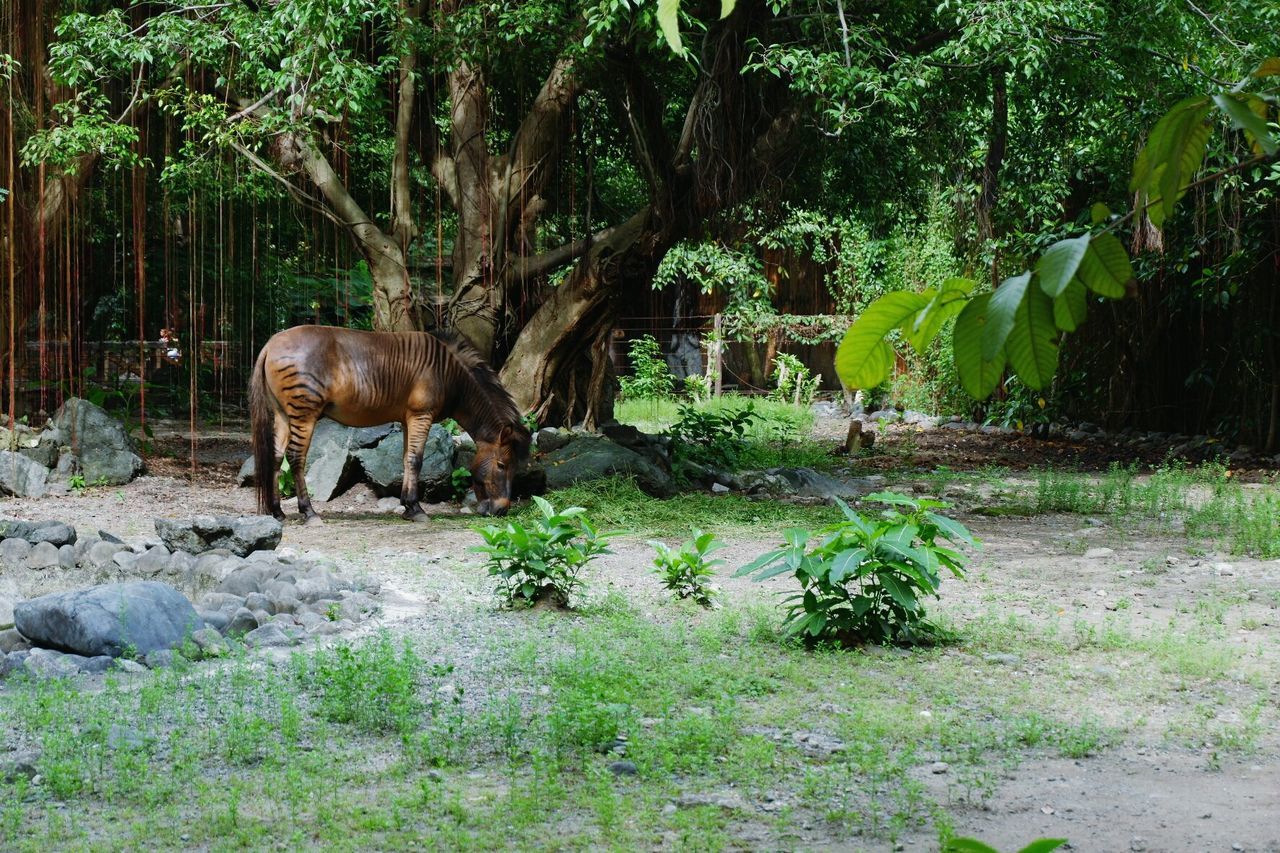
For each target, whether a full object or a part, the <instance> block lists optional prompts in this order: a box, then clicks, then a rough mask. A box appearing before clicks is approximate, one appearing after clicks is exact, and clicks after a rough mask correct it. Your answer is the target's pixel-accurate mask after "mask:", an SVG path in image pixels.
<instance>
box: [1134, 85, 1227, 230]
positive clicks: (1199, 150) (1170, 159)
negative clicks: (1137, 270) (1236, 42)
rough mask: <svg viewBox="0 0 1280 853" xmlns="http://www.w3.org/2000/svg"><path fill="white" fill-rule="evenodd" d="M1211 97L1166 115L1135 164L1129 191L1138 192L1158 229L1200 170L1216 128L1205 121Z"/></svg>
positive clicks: (1190, 100) (1176, 107)
mask: <svg viewBox="0 0 1280 853" xmlns="http://www.w3.org/2000/svg"><path fill="white" fill-rule="evenodd" d="M1212 109H1213V103H1212V101H1210V99H1209V98H1207V97H1204V96H1197V97H1193V98H1187V99H1185V100H1183V101H1180V102H1179V103H1177V104H1175V105H1174V107H1173V108H1172V109H1171V110H1169V112H1167V113H1165V115H1164V116H1163V117H1162V118H1161V119H1160V121H1158V122H1156V125H1155V127H1153V128H1152V129H1151V134H1150V135H1149V136H1148V137H1147V144H1146V145H1145V146H1144V147H1143V149H1142V151H1141V152H1140V153H1139V154H1138V159H1137V162H1136V163H1135V164H1134V172H1133V180H1132V181H1131V182H1130V190H1131V191H1132V192H1136V193H1138V203H1139V204H1141V205H1143V206H1145V207H1146V210H1147V218H1148V219H1150V220H1151V224H1152V225H1154V226H1155V227H1157V228H1159V227H1160V226H1161V225H1162V224H1163V223H1164V221H1165V220H1166V219H1167V218H1168V217H1169V215H1170V214H1172V213H1173V208H1174V206H1175V205H1176V204H1177V203H1178V199H1179V198H1181V196H1182V193H1183V192H1184V190H1185V187H1186V185H1187V184H1188V183H1190V181H1191V179H1192V177H1193V176H1194V175H1195V173H1196V172H1197V171H1199V169H1200V163H1201V162H1202V161H1203V160H1204V152H1205V147H1206V146H1207V145H1208V143H1209V136H1210V135H1211V134H1212V132H1213V128H1212V127H1211V126H1210V125H1209V123H1208V121H1207V120H1206V119H1207V117H1208V115H1209V112H1210V111H1211V110H1212Z"/></svg>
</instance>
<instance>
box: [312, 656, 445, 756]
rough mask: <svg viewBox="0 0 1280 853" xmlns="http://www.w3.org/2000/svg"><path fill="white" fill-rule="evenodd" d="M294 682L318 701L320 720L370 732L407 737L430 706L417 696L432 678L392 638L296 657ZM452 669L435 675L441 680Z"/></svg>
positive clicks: (418, 660)
mask: <svg viewBox="0 0 1280 853" xmlns="http://www.w3.org/2000/svg"><path fill="white" fill-rule="evenodd" d="M293 668H294V678H295V679H296V681H297V682H298V684H300V685H301V686H302V687H304V688H305V689H306V690H307V691H308V692H312V693H315V694H316V695H317V698H318V700H319V709H318V710H319V712H320V715H321V716H322V717H324V718H325V719H327V720H330V721H332V722H335V723H349V724H351V725H354V726H356V727H357V728H359V729H362V730H364V731H367V732H396V733H398V734H400V735H401V736H405V735H408V734H409V733H410V732H412V731H413V730H414V729H415V728H417V727H418V726H419V725H421V720H422V717H423V714H424V712H425V711H426V710H427V706H426V705H425V704H424V703H423V701H422V700H421V699H420V698H419V695H418V690H419V687H421V684H422V681H423V679H424V676H425V675H426V674H427V672H428V667H427V665H426V663H425V661H423V660H422V658H421V657H419V656H418V654H417V652H415V651H414V650H413V647H412V646H411V645H410V644H409V642H408V641H407V640H406V641H405V642H404V644H403V645H402V646H400V647H399V648H397V646H396V644H395V643H394V642H393V641H392V639H391V637H390V635H388V634H385V633H383V634H381V635H379V636H378V638H377V639H376V640H373V641H371V642H367V643H365V644H363V645H360V646H351V645H348V644H347V643H345V642H344V643H339V644H338V645H336V646H334V647H333V648H332V649H321V650H319V651H317V652H315V653H314V654H312V655H309V656H308V655H304V654H301V653H300V654H296V655H294V658H293ZM450 669H452V668H451V667H447V668H445V667H437V668H435V669H433V670H432V672H431V674H432V675H435V676H438V677H443V676H444V675H447V674H448V671H449V670H450Z"/></svg>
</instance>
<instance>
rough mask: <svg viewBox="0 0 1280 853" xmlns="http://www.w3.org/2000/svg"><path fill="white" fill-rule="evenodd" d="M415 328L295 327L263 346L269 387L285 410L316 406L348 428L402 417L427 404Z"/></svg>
mask: <svg viewBox="0 0 1280 853" xmlns="http://www.w3.org/2000/svg"><path fill="white" fill-rule="evenodd" d="M424 338H425V336H424V335H423V334H422V333H418V332H366V331H361V330H358V329H343V328H339V327H336V326H294V327H293V328H291V329H285V330H284V331H282V332H277V333H276V334H275V335H273V336H272V337H271V339H270V340H268V341H267V343H266V345H265V346H264V347H263V357H264V359H265V372H266V379H267V383H268V387H270V388H271V391H272V392H273V394H274V395H275V396H276V398H277V400H279V401H280V402H281V404H282V405H283V406H284V408H285V410H286V412H287V411H288V410H289V409H290V408H291V406H290V405H289V404H290V403H292V408H293V409H295V410H299V411H301V410H318V412H317V413H318V414H319V413H322V414H324V415H327V416H328V417H331V418H333V419H334V420H336V421H339V422H340V423H344V424H347V425H349V426H372V425H375V424H381V423H387V422H390V421H399V420H402V419H403V417H404V414H405V411H406V409H410V410H413V409H418V408H421V407H423V406H426V405H428V404H429V402H430V401H429V400H427V399H425V397H426V396H428V395H427V392H426V389H425V388H424V387H423V371H422V370H421V362H422V360H423V358H424V356H425V353H426V349H427V346H428V345H427V343H426V341H425V340H424Z"/></svg>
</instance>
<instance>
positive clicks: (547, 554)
mask: <svg viewBox="0 0 1280 853" xmlns="http://www.w3.org/2000/svg"><path fill="white" fill-rule="evenodd" d="M533 502H534V503H535V504H536V505H537V507H538V510H539V513H540V514H539V515H538V516H535V517H534V518H533V520H532V521H531V522H530V523H529V524H528V525H525V524H523V523H521V522H519V521H517V520H514V519H513V520H511V521H508V522H507V523H506V524H505V525H502V526H498V525H490V526H488V527H485V528H484V529H482V530H481V531H480V535H481V536H483V537H484V541H485V544H484V545H478V546H476V547H475V548H473V549H472V550H474V551H477V552H479V553H482V554H488V555H489V558H488V560H487V561H486V563H485V567H486V568H487V569H488V570H489V574H490V575H492V576H493V577H496V578H497V579H498V591H497V592H498V597H499V598H501V599H502V602H503V603H504V604H505V605H507V606H508V607H515V606H517V605H523V606H532V605H534V604H536V603H537V602H539V601H542V600H543V599H546V600H549V601H551V602H552V603H554V604H557V605H560V606H561V607H567V606H568V604H569V599H570V597H571V596H572V595H573V593H574V592H576V591H577V590H578V588H579V587H581V586H582V583H583V582H582V579H581V578H579V577H578V574H579V572H581V571H582V569H583V567H585V566H586V565H587V563H589V562H591V561H592V560H593V559H595V558H596V557H597V556H599V555H600V554H608V553H611V552H610V551H609V549H608V547H607V542H608V539H609V538H610V536H611V535H612V534H609V533H600V532H597V531H596V529H595V528H594V527H592V526H591V522H589V521H587V519H586V518H585V516H584V513H585V512H586V510H584V509H583V508H582V507H579V506H575V507H570V508H569V509H566V510H563V511H557V510H556V509H555V507H553V506H552V505H551V504H550V503H549V502H547V501H546V500H545V499H543V498H540V497H536V496H535V497H534V499H533Z"/></svg>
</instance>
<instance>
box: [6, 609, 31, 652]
mask: <svg viewBox="0 0 1280 853" xmlns="http://www.w3.org/2000/svg"><path fill="white" fill-rule="evenodd" d="M10 617H11V618H10V619H9V621H10V622H12V621H13V619H12V613H11V614H10ZM28 651H31V644H30V643H28V642H27V640H26V638H25V637H23V636H22V635H21V634H19V633H18V629H17V628H5V629H4V630H3V631H0V654H6V655H7V654H9V652H28Z"/></svg>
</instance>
